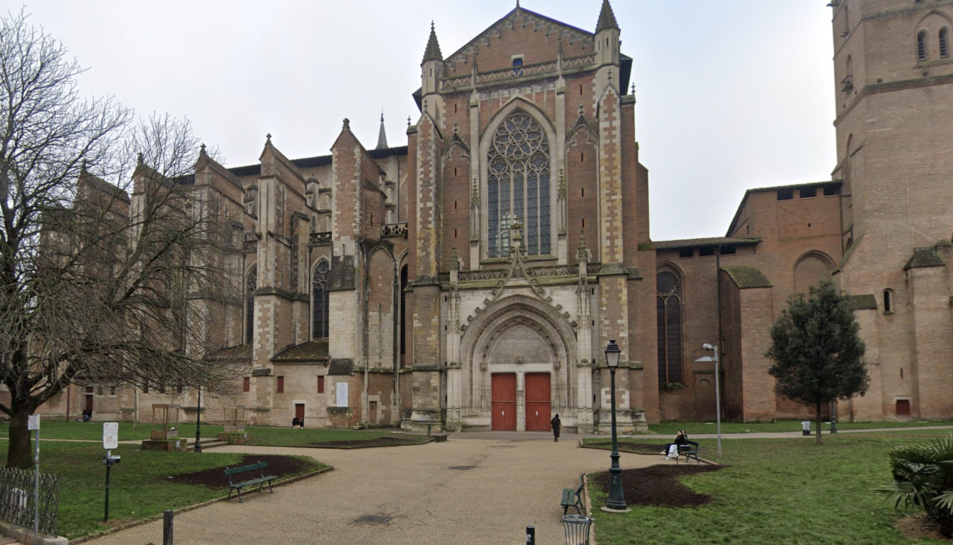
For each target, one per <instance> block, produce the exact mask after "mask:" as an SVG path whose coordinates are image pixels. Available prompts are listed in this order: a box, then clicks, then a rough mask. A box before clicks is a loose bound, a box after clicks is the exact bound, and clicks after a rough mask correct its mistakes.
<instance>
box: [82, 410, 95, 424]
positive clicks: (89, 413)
mask: <svg viewBox="0 0 953 545" xmlns="http://www.w3.org/2000/svg"><path fill="white" fill-rule="evenodd" d="M92 418H93V411H90V410H88V409H87V410H84V411H83V418H82V422H89V421H90V419H92Z"/></svg>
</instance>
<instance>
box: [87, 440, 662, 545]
mask: <svg viewBox="0 0 953 545" xmlns="http://www.w3.org/2000/svg"><path fill="white" fill-rule="evenodd" d="M577 445H578V443H577V441H574V440H572V439H571V438H570V437H566V438H563V439H562V440H560V442H559V443H554V442H553V441H552V436H551V435H549V434H541V433H536V434H529V433H527V434H506V435H505V436H504V438H502V439H501V438H497V437H488V436H487V434H485V433H484V434H452V435H451V436H450V439H449V440H448V441H447V442H445V443H429V444H426V445H419V446H408V447H393V448H376V449H359V450H332V449H298V448H273V447H248V446H230V447H222V448H218V449H215V451H216V452H250V453H261V454H301V455H307V456H312V457H314V458H315V459H317V460H320V461H322V462H325V463H329V464H331V465H333V466H334V468H335V469H334V471H331V472H328V473H324V474H322V475H318V476H317V477H313V478H310V479H305V480H303V481H300V482H297V483H293V484H290V485H287V486H282V487H280V488H277V489H275V493H274V494H273V495H272V494H268V493H267V492H265V493H263V494H257V493H251V494H249V495H248V497H247V498H246V499H245V503H244V504H239V503H238V502H237V501H235V500H234V499H233V500H232V501H231V502H228V503H225V502H222V503H215V504H212V505H209V506H207V507H203V508H201V509H196V510H194V511H189V512H186V513H181V514H179V515H176V517H175V541H176V542H177V543H188V544H190V545H220V544H222V543H232V544H236V545H237V544H245V543H295V544H325V543H327V544H330V543H334V544H342V543H360V544H368V545H376V544H381V545H383V544H387V545H392V544H400V543H413V544H440V545H446V544H455V543H459V544H464V543H466V544H469V543H480V544H496V543H499V544H513V543H524V542H525V535H524V531H525V527H526V526H527V525H534V526H535V527H536V539H537V542H538V543H561V542H562V541H563V536H562V524H561V523H560V522H559V518H560V516H561V515H562V509H561V508H560V507H559V498H560V495H561V492H562V489H563V488H568V487H575V485H576V482H577V478H578V475H579V473H581V472H594V471H600V470H603V471H604V470H607V469H608V467H609V462H610V460H609V453H608V452H606V451H604V450H592V449H581V448H578V446H577ZM620 463H621V465H622V467H623V468H634V467H644V466H648V465H653V464H657V463H666V462H664V461H662V460H661V457H659V456H637V455H632V454H626V453H623V454H622V457H621V461H620ZM671 463H674V462H671ZM368 515H370V516H373V517H383V518H385V519H387V521H386V522H382V523H362V522H359V521H358V519H360V518H361V517H366V516H368ZM149 542H153V543H161V542H162V526H161V522H154V523H150V524H146V525H143V526H138V527H135V528H130V529H128V530H124V531H122V532H118V533H116V534H112V535H109V536H105V537H103V538H100V539H97V540H95V541H92V542H91V543H93V544H95V545H145V544H147V543H149Z"/></svg>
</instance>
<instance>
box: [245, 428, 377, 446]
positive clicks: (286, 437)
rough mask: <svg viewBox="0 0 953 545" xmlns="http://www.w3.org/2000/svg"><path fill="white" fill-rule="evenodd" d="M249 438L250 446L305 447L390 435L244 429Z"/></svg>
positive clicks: (348, 431)
mask: <svg viewBox="0 0 953 545" xmlns="http://www.w3.org/2000/svg"><path fill="white" fill-rule="evenodd" d="M245 430H246V432H247V433H248V434H249V435H250V436H251V441H249V444H251V445H261V446H268V447H306V446H309V445H312V444H314V443H324V442H329V441H362V440H365V439H377V438H378V437H384V436H388V435H392V433H391V432H390V431H364V430H329V429H319V428H313V429H309V428H304V429H300V430H293V429H289V428H265V427H261V428H258V427H256V428H252V427H248V428H245Z"/></svg>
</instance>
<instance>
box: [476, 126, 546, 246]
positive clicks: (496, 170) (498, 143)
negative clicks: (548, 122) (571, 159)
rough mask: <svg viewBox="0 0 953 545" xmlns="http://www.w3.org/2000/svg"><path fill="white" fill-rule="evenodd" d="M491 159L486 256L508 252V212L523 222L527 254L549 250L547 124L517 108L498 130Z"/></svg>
mask: <svg viewBox="0 0 953 545" xmlns="http://www.w3.org/2000/svg"><path fill="white" fill-rule="evenodd" d="M487 164H488V165H489V176H488V178H487V228H488V231H487V235H488V241H487V255H488V256H489V257H501V256H507V255H509V251H510V248H509V244H508V243H507V240H508V238H509V237H508V234H509V232H508V229H507V228H506V226H505V225H503V221H504V218H507V217H509V218H512V219H513V220H514V221H515V220H519V221H520V223H522V224H523V233H524V236H525V239H524V245H525V247H526V253H527V254H528V255H547V254H550V253H551V244H550V216H549V185H550V184H549V180H550V171H549V141H548V140H547V139H546V133H545V132H544V131H543V128H542V127H541V126H540V125H539V123H538V122H537V121H536V120H535V119H534V118H533V117H532V116H530V115H529V114H527V113H526V112H524V111H522V110H515V111H514V112H513V113H511V114H510V115H508V116H507V117H506V119H504V120H503V122H502V123H500V126H499V127H497V129H496V131H495V132H494V133H493V139H492V141H491V143H490V150H489V152H488V153H487Z"/></svg>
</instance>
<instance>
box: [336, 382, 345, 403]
mask: <svg viewBox="0 0 953 545" xmlns="http://www.w3.org/2000/svg"><path fill="white" fill-rule="evenodd" d="M337 387H338V390H337V403H335V405H337V406H338V407H347V383H346V382H338V384H337Z"/></svg>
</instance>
